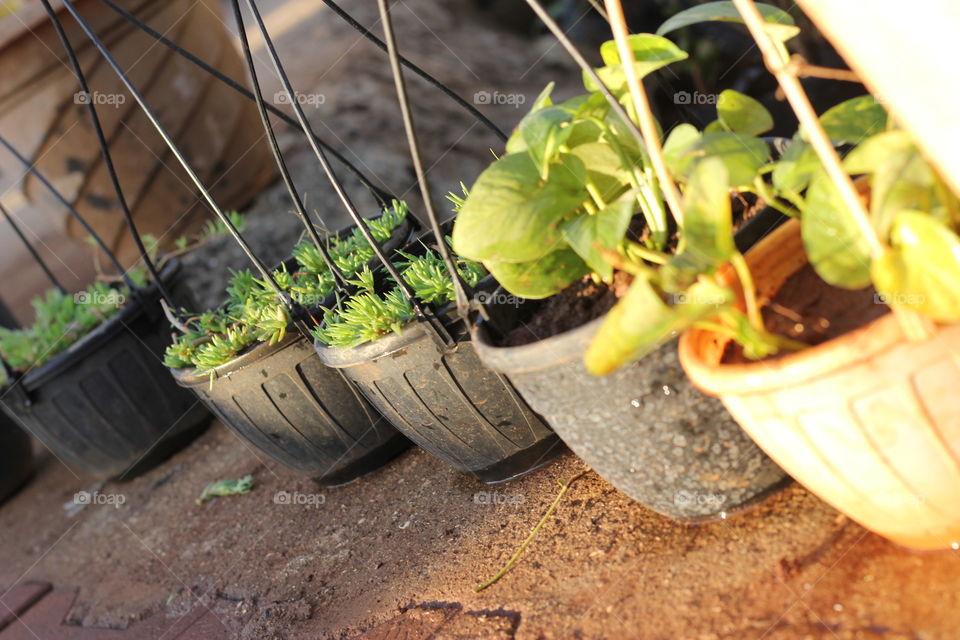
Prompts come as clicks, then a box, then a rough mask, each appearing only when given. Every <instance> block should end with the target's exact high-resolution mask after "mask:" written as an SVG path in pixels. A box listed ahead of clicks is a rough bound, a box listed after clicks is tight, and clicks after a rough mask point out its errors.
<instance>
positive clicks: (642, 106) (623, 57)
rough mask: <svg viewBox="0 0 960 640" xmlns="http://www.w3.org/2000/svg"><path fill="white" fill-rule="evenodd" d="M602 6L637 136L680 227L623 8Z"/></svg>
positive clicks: (614, 1) (610, 2) (614, 0)
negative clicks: (607, 16)
mask: <svg viewBox="0 0 960 640" xmlns="http://www.w3.org/2000/svg"><path fill="white" fill-rule="evenodd" d="M605 2H606V7H607V14H608V15H609V17H610V28H611V30H612V31H613V37H614V40H616V42H617V50H618V52H619V54H620V62H621V63H622V65H621V66H622V67H623V70H624V72H625V73H626V76H627V86H629V87H630V94H631V95H632V96H633V106H634V109H635V111H636V115H637V120H638V122H637V124H639V125H640V132H641V133H642V134H643V139H644V142H645V143H646V147H647V153H648V154H650V160H651V162H652V163H653V169H654V171H655V172H656V174H657V180H659V182H660V188H661V189H662V190H663V196H664V199H665V200H666V201H667V206H668V207H669V208H670V212H671V213H672V214H673V218H674V220H676V221H677V224H678V225H679V226H681V227H682V226H683V208H682V207H681V205H680V190H679V189H677V184H676V183H675V182H674V181H673V177H672V176H671V175H670V170H669V169H668V168H667V161H666V159H665V158H664V156H663V146H662V145H661V144H660V133H659V131H657V122H656V119H655V118H654V117H653V110H652V109H651V108H650V100H649V99H648V97H647V92H646V90H645V89H644V88H643V83H642V82H640V77H639V76H638V75H637V68H636V66H635V65H634V61H635V58H634V55H633V49H632V48H631V47H630V41H629V36H630V32H629V30H628V29H627V21H626V18H625V17H624V15H623V6H622V5H621V4H620V0H605Z"/></svg>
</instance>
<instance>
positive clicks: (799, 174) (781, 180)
mask: <svg viewBox="0 0 960 640" xmlns="http://www.w3.org/2000/svg"><path fill="white" fill-rule="evenodd" d="M819 170H820V158H818V157H817V152H816V151H814V150H813V147H811V146H810V143H808V142H806V141H804V140H801V139H800V138H799V137H797V138H794V139H793V140H792V141H791V142H790V144H789V145H787V148H786V149H785V150H784V152H783V155H782V156H781V157H780V159H779V160H778V161H777V163H776V166H775V167H774V169H773V176H772V179H773V186H774V188H775V189H776V190H777V191H781V192H784V191H785V192H788V193H791V194H794V195H799V194H800V193H802V192H803V190H804V189H806V188H807V187H808V186H809V185H810V179H811V178H812V177H813V174H815V173H816V172H817V171H819Z"/></svg>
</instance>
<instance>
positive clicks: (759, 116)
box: [717, 89, 773, 136]
mask: <svg viewBox="0 0 960 640" xmlns="http://www.w3.org/2000/svg"><path fill="white" fill-rule="evenodd" d="M717 118H718V119H719V120H720V122H721V123H723V126H724V127H726V128H727V130H728V131H733V132H735V133H742V134H744V135H748V136H758V135H760V134H761V133H765V132H767V131H770V129H772V128H773V116H771V115H770V112H769V111H767V109H766V107H764V106H763V105H762V104H760V103H759V102H757V101H756V100H754V99H753V98H751V97H750V96H748V95H744V94H742V93H740V92H739V91H734V90H733V89H727V90H726V91H723V92H721V93H720V95H719V96H718V97H717Z"/></svg>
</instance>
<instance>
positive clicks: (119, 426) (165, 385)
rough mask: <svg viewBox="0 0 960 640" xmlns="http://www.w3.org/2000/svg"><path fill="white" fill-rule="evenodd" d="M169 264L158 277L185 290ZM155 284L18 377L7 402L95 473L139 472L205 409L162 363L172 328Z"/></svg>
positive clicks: (187, 432)
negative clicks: (93, 327) (81, 336)
mask: <svg viewBox="0 0 960 640" xmlns="http://www.w3.org/2000/svg"><path fill="white" fill-rule="evenodd" d="M178 271H179V267H178V265H176V264H170V265H168V267H167V268H166V269H165V270H164V272H163V274H162V276H161V277H162V278H163V279H164V282H165V283H168V284H169V285H170V286H171V287H172V288H173V289H174V292H173V293H174V295H175V296H176V297H178V298H180V297H185V296H188V293H187V292H186V290H185V289H184V288H183V286H182V285H180V284H179V282H178V281H177V278H176V276H177V274H178ZM159 299H160V296H159V293H158V290H157V287H156V286H152V287H148V288H147V289H144V290H141V295H140V296H138V297H134V298H132V299H131V300H129V301H127V304H126V305H125V306H124V308H123V309H122V310H121V311H120V313H118V314H117V315H115V316H113V317H112V318H110V319H109V320H107V321H106V322H105V323H103V324H102V325H100V326H99V327H97V328H96V329H94V330H93V331H92V332H90V333H89V334H88V335H87V336H86V337H84V338H83V339H82V340H80V341H79V342H77V343H76V344H74V345H72V346H71V347H70V348H69V349H68V350H67V351H65V352H63V353H61V354H58V355H57V356H56V357H54V358H53V359H51V360H50V361H48V362H46V363H44V364H43V365H41V366H40V367H37V368H36V369H33V370H31V371H30V372H29V373H27V374H26V375H24V376H23V377H21V378H19V379H18V380H17V381H16V382H15V383H11V384H12V386H11V387H10V388H9V389H7V392H6V395H4V397H3V399H2V400H0V403H2V404H3V408H4V410H5V411H6V412H7V413H8V414H9V415H10V416H11V417H12V418H13V419H14V420H15V421H16V422H17V424H19V425H21V426H23V428H24V429H25V430H26V431H28V432H29V433H30V434H32V435H33V436H34V437H36V438H37V439H39V440H40V441H41V442H42V443H43V444H44V445H46V446H47V447H48V448H49V449H50V450H51V451H52V452H53V453H54V454H55V455H56V456H57V457H58V458H60V459H62V460H65V461H67V462H69V463H71V464H73V465H76V466H77V467H79V468H80V469H82V470H84V471H86V472H88V473H91V474H93V475H96V476H100V477H110V478H117V479H127V478H130V477H133V476H135V475H138V474H140V473H142V472H144V471H146V470H147V469H150V468H151V467H152V466H154V465H156V464H157V463H158V462H160V461H162V460H164V459H166V458H167V457H168V456H170V455H171V454H172V453H174V452H175V451H177V450H179V449H180V448H182V447H183V446H184V445H186V444H187V443H188V442H190V441H191V440H193V439H194V438H195V437H196V436H197V435H199V434H200V433H201V432H202V431H203V429H205V428H206V426H207V423H208V422H209V418H210V415H209V413H208V412H207V411H206V410H205V409H204V407H203V405H201V404H200V403H198V402H197V400H196V398H194V397H193V395H192V394H190V393H188V392H186V391H184V390H183V389H181V388H180V387H178V386H177V385H176V384H174V382H173V381H172V380H171V379H170V375H169V374H168V373H167V370H166V368H165V367H164V366H163V363H162V362H163V361H162V358H163V352H164V350H165V349H166V347H167V346H168V345H169V344H170V332H169V330H168V328H167V322H166V320H165V319H164V317H163V313H162V312H161V309H160V304H159Z"/></svg>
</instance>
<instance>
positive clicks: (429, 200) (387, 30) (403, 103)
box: [377, 0, 473, 319]
mask: <svg viewBox="0 0 960 640" xmlns="http://www.w3.org/2000/svg"><path fill="white" fill-rule="evenodd" d="M377 6H378V7H379V9H380V21H381V22H383V32H384V37H385V38H386V41H387V56H388V57H389V58H390V69H391V71H392V73H393V81H394V84H395V85H396V89H397V99H398V101H399V102H400V112H401V114H402V115H403V128H404V130H405V131H406V133H407V143H408V144H409V146H410V158H411V159H412V160H413V168H414V171H415V172H416V176H417V184H418V185H419V186H420V194H421V196H422V197H423V205H424V208H425V209H426V212H427V218H428V219H429V220H430V227H431V228H432V229H433V235H434V237H435V238H436V240H437V248H438V249H439V251H440V255H441V256H442V257H443V262H444V264H445V265H446V267H447V271H449V272H450V278H451V279H452V280H453V288H454V292H455V294H456V303H457V312H458V314H459V315H460V317H461V318H464V319H465V318H466V317H467V313H468V311H469V307H470V296H471V295H472V294H473V292H472V291H471V290H470V287H468V286H467V284H466V283H465V282H464V281H463V279H462V278H461V277H460V273H459V272H458V271H457V266H456V264H455V263H454V261H453V257H452V256H451V253H450V248H449V247H448V246H447V243H446V240H445V238H444V236H443V230H442V229H441V228H440V219H439V218H438V217H437V212H436V210H435V209H434V208H433V197H432V194H431V192H430V184H429V183H428V182H427V174H426V172H425V171H424V169H423V157H422V156H421V154H420V143H419V141H418V140H417V130H416V127H415V126H414V124H413V113H412V112H411V110H410V100H409V97H408V96H407V83H406V80H405V79H404V77H403V69H402V68H401V67H400V63H401V60H402V59H401V58H400V53H399V51H398V50H397V40H396V36H395V34H394V32H393V19H392V18H391V16H390V5H389V3H388V2H387V0H377Z"/></svg>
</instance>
